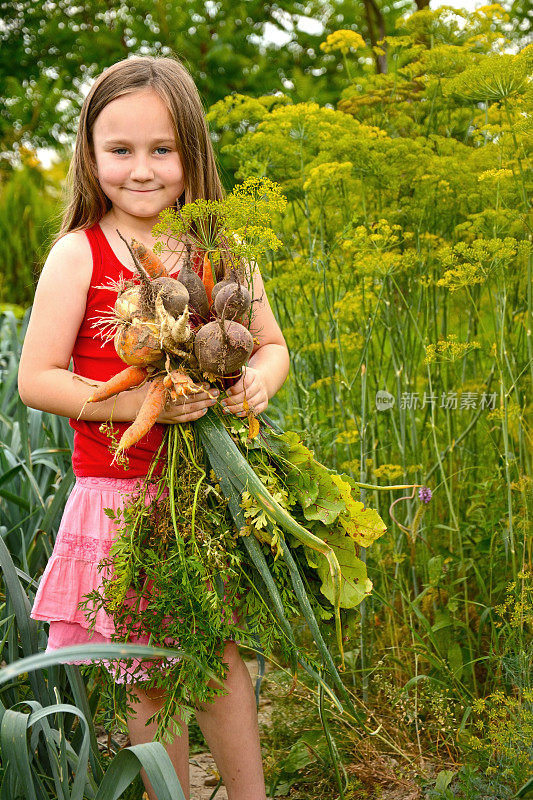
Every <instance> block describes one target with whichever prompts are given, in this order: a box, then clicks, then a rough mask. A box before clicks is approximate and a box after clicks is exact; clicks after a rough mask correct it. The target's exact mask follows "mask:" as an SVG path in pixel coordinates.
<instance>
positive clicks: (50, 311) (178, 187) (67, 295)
mask: <svg viewBox="0 0 533 800" xmlns="http://www.w3.org/2000/svg"><path fill="white" fill-rule="evenodd" d="M68 179H69V185H70V201H69V203H68V205H67V207H66V209H65V212H64V217H63V224H62V227H61V231H60V233H59V236H58V238H57V239H56V241H55V243H54V244H53V246H52V248H51V250H50V253H49V256H48V258H47V260H46V263H45V265H44V269H43V271H42V274H41V277H40V280H39V284H38V287H37V291H36V294H35V301H34V305H33V309H32V314H31V319H30V323H29V326H28V331H27V334H26V339H25V342H24V347H23V351H22V357H21V362H20V370H19V391H20V396H21V398H22V400H23V402H24V403H26V405H28V406H30V407H32V408H37V409H42V410H43V411H48V412H52V413H54V414H60V415H61V416H66V417H69V418H70V424H71V426H72V427H73V428H74V451H73V455H72V463H73V468H74V473H75V475H76V483H75V486H74V488H73V491H72V493H71V495H70V497H69V499H68V502H67V504H66V507H65V511H64V514H63V518H62V521H61V526H60V529H59V532H58V535H57V539H56V543H55V546H54V551H53V553H52V556H51V558H50V560H49V562H48V564H47V566H46V569H45V571H44V574H43V576H42V578H41V581H40V584H39V588H38V591H37V594H36V597H35V603H34V605H33V609H32V613H31V616H32V617H33V618H34V619H40V620H46V621H49V622H50V631H49V639H48V648H47V649H48V650H53V649H56V648H58V647H63V646H67V645H73V644H80V643H96V642H109V641H112V639H111V635H112V633H113V631H114V628H113V625H112V620H111V618H110V617H109V616H108V615H106V614H105V612H103V611H99V612H98V615H97V619H96V624H95V629H94V633H93V635H92V636H91V635H90V632H89V631H88V622H87V621H86V618H85V616H84V613H83V610H82V609H79V608H78V603H79V602H80V601H81V600H82V598H83V596H84V595H85V594H87V593H88V592H89V591H92V590H93V589H95V588H98V586H99V585H100V580H101V573H99V572H98V571H97V564H98V562H99V561H100V560H101V558H103V557H104V556H105V555H106V554H107V553H108V551H109V547H110V546H111V543H112V541H113V537H114V535H116V531H114V529H113V524H112V521H111V520H110V519H109V518H108V517H107V516H106V514H105V513H104V512H103V509H105V508H114V509H118V508H119V507H120V506H121V505H123V503H124V501H125V498H126V497H127V496H128V492H131V491H132V490H133V488H134V486H135V485H136V483H137V482H138V481H139V479H142V477H143V476H145V475H146V472H147V470H148V467H149V464H150V461H151V459H152V456H153V454H154V452H155V451H156V450H157V448H158V446H159V444H160V443H161V440H162V436H163V432H164V429H165V428H164V426H165V425H173V424H175V423H178V422H179V423H183V422H192V421H193V420H196V419H198V418H199V417H201V416H202V415H203V414H205V413H206V411H207V409H208V407H209V406H210V405H212V404H213V403H214V402H216V400H215V399H213V398H212V397H210V395H209V394H207V393H201V394H195V395H191V396H188V397H185V398H180V399H179V400H177V401H176V402H174V403H172V404H171V405H170V407H167V408H166V409H165V410H164V411H163V412H162V413H161V414H160V416H159V418H158V423H157V424H156V425H155V426H154V428H153V429H152V431H151V432H150V433H149V434H148V435H147V436H146V437H145V438H144V439H142V440H141V441H140V442H139V443H138V445H136V446H135V447H133V448H132V449H131V450H130V451H129V453H128V455H129V470H128V471H127V472H125V471H124V469H123V468H122V467H120V466H119V465H117V464H116V463H115V464H113V465H111V460H112V457H111V455H110V452H109V439H108V437H107V436H106V434H105V432H102V431H100V425H101V423H102V422H104V421H105V420H107V419H109V417H110V415H111V413H112V414H113V424H114V426H115V428H118V436H120V435H121V434H122V432H123V430H125V428H126V427H127V426H128V424H129V423H130V422H131V421H132V420H133V419H134V418H135V416H136V414H137V411H138V409H139V407H140V405H141V403H142V401H143V398H144V396H145V393H146V387H142V388H138V389H135V390H131V391H128V392H125V393H122V394H120V395H118V398H117V399H116V400H115V399H112V400H109V401H105V402H101V403H96V404H89V405H88V406H85V405H84V404H85V401H86V400H87V398H88V397H89V396H90V394H91V392H92V391H93V389H92V388H91V386H90V385H88V382H87V381H85V382H84V381H82V380H79V379H78V378H77V377H76V376H81V377H83V378H85V379H88V381H90V383H91V384H93V385H94V384H100V383H102V382H104V381H105V380H107V379H108V378H109V377H111V376H112V375H114V374H116V373H117V372H118V371H119V370H121V369H123V368H124V364H123V362H122V361H121V360H120V359H119V357H118V355H117V354H116V352H115V350H114V347H113V343H112V342H108V343H106V344H102V340H101V339H100V338H98V337H97V334H96V330H95V328H94V327H93V326H92V321H93V319H94V317H97V316H99V314H101V312H102V311H103V310H105V309H106V308H108V307H109V306H110V305H112V304H113V301H114V299H115V295H113V293H112V292H111V291H109V290H108V289H107V290H106V289H104V288H102V285H103V284H108V283H109V281H110V280H118V279H119V278H120V276H121V275H123V276H124V277H126V278H129V277H131V274H132V273H133V264H132V261H131V257H130V255H129V253H128V250H127V247H126V245H125V243H124V242H123V241H122V240H121V239H120V237H119V235H118V233H117V229H118V230H119V231H120V233H121V234H122V236H124V237H125V238H126V240H128V241H129V240H130V239H131V237H135V238H136V239H138V240H139V241H141V242H143V243H144V244H145V245H146V246H148V247H153V245H154V243H155V240H154V238H153V237H152V235H151V230H152V228H153V226H154V225H155V224H156V222H158V215H159V214H160V212H161V211H163V210H164V209H166V208H169V207H176V204H177V203H178V204H182V203H184V202H192V201H194V200H195V199H196V198H206V199H211V200H220V199H223V196H224V195H223V190H222V187H221V183H220V179H219V176H218V174H217V168H216V163H215V157H214V153H213V150H212V146H211V142H210V138H209V133H208V129H207V125H206V122H205V119H204V115H203V109H202V103H201V100H200V97H199V95H198V91H197V89H196V86H195V84H194V82H193V80H192V78H191V76H190V74H189V73H188V72H187V70H186V69H185V68H184V67H183V65H182V64H181V63H180V62H179V61H178V60H175V59H173V58H152V57H142V58H131V59H127V60H124V61H120V62H118V63H117V64H115V65H114V66H112V67H110V68H109V69H107V70H105V71H104V72H103V73H102V74H101V75H100V76H99V78H97V80H96V81H95V83H94V84H93V86H92V88H91V90H90V92H89V94H88V95H87V97H86V99H85V102H84V104H83V108H82V110H81V116H80V120H79V126H78V132H77V138H76V144H75V150H74V157H73V160H72V163H71V167H70V170H69V177H68ZM184 254H185V248H184V247H183V246H182V248H181V250H179V251H177V252H176V253H175V254H172V256H171V258H169V259H168V260H167V262H166V267H167V269H168V271H169V272H170V274H171V275H174V276H176V275H177V273H178V272H179V270H180V267H181V264H182V262H183V258H184ZM253 280H254V296H255V297H258V298H262V299H261V301H260V302H257V303H256V304H255V314H254V321H253V324H252V331H253V333H254V336H255V338H256V342H258V344H256V346H255V349H254V352H253V353H252V356H251V357H250V360H249V363H248V365H247V367H246V369H245V371H244V374H243V376H242V377H241V378H240V379H239V380H238V382H237V383H235V385H233V386H232V387H231V388H230V389H229V390H228V397H227V399H226V400H224V401H223V404H224V405H225V411H226V413H233V414H237V415H243V414H244V413H245V410H244V406H243V401H244V400H245V398H246V401H247V403H248V404H249V406H250V407H251V408H253V409H254V411H255V412H256V413H260V412H261V411H263V410H264V409H265V408H266V407H267V404H268V401H269V399H270V398H271V397H272V396H273V395H274V394H275V393H276V392H277V391H278V389H279V388H280V387H281V385H282V384H283V382H284V380H285V378H286V376H287V373H288V369H289V361H288V353H287V347H286V344H285V340H284V338H283V335H282V333H281V331H280V328H279V327H278V325H277V323H276V320H275V318H274V315H273V313H272V310H271V308H270V305H269V302H268V299H267V297H266V294H265V292H264V289H263V284H262V280H261V276H260V274H259V273H258V272H257V271H255V273H254V279H253ZM71 358H72V360H73V368H74V371H70V370H69V363H70V360H71ZM130 641H133V639H130ZM138 641H140V642H142V641H143V640H142V639H139V640H138ZM144 642H146V639H145V640H144ZM223 657H224V661H226V662H227V664H228V665H229V670H228V677H227V682H226V689H227V694H225V695H224V696H220V697H217V698H216V699H215V701H214V702H213V703H211V704H207V705H206V706H205V707H203V708H202V709H199V710H198V713H197V720H198V724H199V726H200V728H201V730H202V732H203V734H204V736H205V739H206V742H207V744H208V746H209V748H210V749H211V752H212V754H213V757H214V759H215V761H216V764H217V767H218V769H219V772H220V774H221V776H222V778H223V781H224V784H225V786H226V788H227V792H228V798H229V800H264V798H265V797H266V795H265V786H264V779H263V770H262V762H261V753H260V745H259V734H258V725H257V715H256V708H255V699H254V694H253V689H252V684H251V680H250V677H249V674H248V671H247V669H246V666H245V664H244V662H243V661H242V659H241V657H240V655H239V652H238V649H237V646H236V644H235V642H233V641H228V642H226V643H225V648H224V656H223ZM73 663H85V662H73ZM142 679H143V676H142V669H137V670H136V671H130V672H127V671H126V670H122V671H121V673H120V676H119V678H118V680H123V681H128V682H129V683H131V684H132V689H133V691H134V693H135V696H136V697H138V699H139V701H140V702H139V703H136V704H135V707H134V709H132V714H131V717H130V718H129V720H128V727H129V734H130V739H131V743H132V744H138V743H141V742H146V741H151V740H152V739H153V738H154V733H155V730H156V724H155V723H154V722H152V723H151V724H150V725H148V726H147V725H146V724H145V723H146V721H147V719H148V718H149V717H151V716H152V715H153V714H155V712H156V711H157V709H158V708H159V707H160V706H161V704H162V699H161V698H160V697H159V696H158V694H157V690H155V689H152V690H150V691H144V690H143V687H142ZM167 749H168V752H169V755H170V757H171V759H172V762H173V764H174V766H175V769H176V772H177V774H178V778H179V780H180V783H181V785H182V787H183V791H184V793H185V796H186V797H189V770H188V766H189V757H188V736H187V729H186V726H183V733H182V736H181V737H175V738H174V741H173V742H172V744H171V745H168V747H167ZM141 774H142V775H143V780H144V782H145V786H146V789H147V792H148V795H149V798H150V800H155V794H154V792H153V789H152V787H151V786H150V785H149V782H148V781H147V779H146V774H145V773H144V770H143V771H142V772H141Z"/></svg>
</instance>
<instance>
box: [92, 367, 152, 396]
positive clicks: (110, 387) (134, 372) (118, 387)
mask: <svg viewBox="0 0 533 800" xmlns="http://www.w3.org/2000/svg"><path fill="white" fill-rule="evenodd" d="M146 374H147V373H146V370H145V369H143V368H142V367H126V369H123V370H122V372H118V373H117V374H116V375H113V377H112V378H110V379H109V380H108V381H106V383H103V384H102V385H101V386H99V387H98V389H97V390H96V391H95V392H93V393H92V395H91V396H90V397H89V399H88V400H87V402H88V403H99V402H101V401H102V400H107V399H108V398H109V397H113V395H115V394H118V393H119V392H123V391H124V390H125V389H132V388H133V387H134V386H139V385H140V384H141V383H142V382H143V381H144V380H145V378H146Z"/></svg>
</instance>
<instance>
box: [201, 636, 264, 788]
mask: <svg viewBox="0 0 533 800" xmlns="http://www.w3.org/2000/svg"><path fill="white" fill-rule="evenodd" d="M223 659H224V661H225V662H226V663H227V664H229V670H228V674H227V678H226V683H225V686H226V689H227V690H228V694H226V695H223V696H222V697H217V698H215V700H214V701H213V702H212V703H205V704H203V705H202V706H201V708H200V709H199V710H198V711H197V712H196V719H197V721H198V725H199V726H200V730H201V731H202V733H203V735H204V737H205V740H206V742H207V746H208V747H209V749H210V750H211V754H212V755H213V758H214V759H215V762H216V765H217V767H218V770H219V772H220V774H221V776H222V780H223V781H224V785H225V787H226V790H227V793H228V800H266V791H265V779H264V776H263V763H262V760H261V747H260V743H259V726H258V723H257V710H256V705H255V695H254V691H253V687H252V680H251V678H250V673H249V672H248V670H247V668H246V665H245V663H244V661H243V660H242V658H241V656H240V654H239V651H238V649H237V645H236V644H235V642H232V641H228V642H226V646H225V648H224V655H223Z"/></svg>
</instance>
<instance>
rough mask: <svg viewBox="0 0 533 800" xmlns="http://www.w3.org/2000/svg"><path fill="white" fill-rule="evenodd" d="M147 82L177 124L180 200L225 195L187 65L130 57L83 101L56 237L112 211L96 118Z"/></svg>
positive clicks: (115, 66) (110, 70)
mask: <svg viewBox="0 0 533 800" xmlns="http://www.w3.org/2000/svg"><path fill="white" fill-rule="evenodd" d="M147 87H149V88H151V89H153V90H154V91H156V92H157V93H158V95H159V96H160V97H161V99H162V100H163V101H164V102H165V104H166V106H167V108H168V110H169V113H170V116H171V118H172V122H173V125H174V131H175V135H176V144H177V148H178V153H179V156H180V159H181V163H182V164H183V171H184V175H185V190H184V192H183V193H182V195H181V196H180V197H179V198H176V203H179V204H180V205H182V204H183V203H189V202H193V201H194V200H196V199H198V198H203V199H206V200H223V199H224V194H225V193H224V189H223V187H222V184H221V181H220V177H219V175H218V171H217V165H216V159H215V154H214V152H213V146H212V144H211V139H210V137H209V130H208V127H207V123H206V120H205V116H204V109H203V106H202V101H201V99H200V95H199V94H198V89H197V88H196V85H195V83H194V81H193V79H192V77H191V75H190V73H189V72H188V70H187V69H186V68H185V67H184V66H183V64H182V63H181V62H180V61H179V60H178V59H177V58H175V57H173V58H162V57H155V56H136V57H134V58H126V59H124V60H123V61H118V62H117V63H116V64H113V66H111V67H108V69H106V70H104V72H102V73H101V75H99V76H98V78H96V80H95V82H94V83H93V85H92V86H91V89H90V91H89V93H88V95H87V97H86V98H85V100H84V103H83V106H82V109H81V114H80V119H79V124H78V131H77V134H76V143H75V145H74V155H73V157H72V161H71V163H70V166H69V170H68V174H67V179H66V192H67V201H66V205H65V210H64V212H63V217H62V223H61V228H60V231H59V233H58V235H57V237H56V239H55V241H57V240H58V239H60V238H61V237H62V236H64V234H66V233H68V232H69V231H78V230H83V229H85V228H90V227H91V226H92V225H94V224H95V223H97V222H99V221H100V220H101V219H102V217H103V216H104V215H105V214H106V213H107V212H108V211H109V210H110V208H111V201H110V200H109V198H108V197H107V196H106V195H105V194H104V192H103V191H102V189H101V187H100V184H99V183H98V179H97V177H96V174H95V171H94V167H93V165H92V159H91V156H92V152H93V129H94V123H95V122H96V119H97V117H98V115H99V114H100V112H101V111H102V109H104V108H105V107H106V106H107V105H108V103H110V102H111V101H112V100H115V99H116V98H117V97H121V96H122V95H125V94H128V93H130V92H135V91H137V90H139V89H145V88H147Z"/></svg>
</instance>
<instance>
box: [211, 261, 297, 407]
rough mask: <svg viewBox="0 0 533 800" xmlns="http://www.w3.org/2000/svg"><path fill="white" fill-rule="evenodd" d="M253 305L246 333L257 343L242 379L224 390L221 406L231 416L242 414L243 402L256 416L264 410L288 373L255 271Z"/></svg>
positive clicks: (285, 355)
mask: <svg viewBox="0 0 533 800" xmlns="http://www.w3.org/2000/svg"><path fill="white" fill-rule="evenodd" d="M253 297H254V298H257V302H254V304H253V306H252V309H253V312H252V313H253V316H252V323H251V325H250V331H251V333H252V334H253V336H254V338H255V340H256V341H257V342H258V344H257V345H256V346H255V347H254V350H253V352H252V355H251V357H250V360H249V361H248V365H247V366H246V367H245V368H244V374H243V375H242V377H241V378H240V379H239V380H238V381H237V383H235V384H234V385H233V386H231V387H230V388H229V389H228V392H227V394H228V396H227V398H226V400H223V401H222V405H223V406H224V407H225V408H226V409H227V410H228V411H231V412H232V413H233V414H237V415H239V416H243V415H244V414H245V413H246V410H245V407H244V400H245V399H246V402H247V404H248V407H249V408H250V409H251V410H253V411H254V412H255V413H257V414H259V413H261V411H264V410H265V408H266V407H267V405H268V401H269V400H270V398H271V397H273V396H274V395H275V394H276V392H277V391H278V389H280V388H281V387H282V386H283V384H284V383H285V379H286V377H287V375H288V373H289V351H288V349H287V344H286V342H285V339H284V336H283V334H282V332H281V328H280V327H279V325H278V323H277V321H276V318H275V316H274V313H273V311H272V308H271V307H270V303H269V302H268V297H267V295H266V292H265V287H264V284H263V279H262V277H261V273H260V272H259V270H257V269H255V270H254V272H253Z"/></svg>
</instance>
